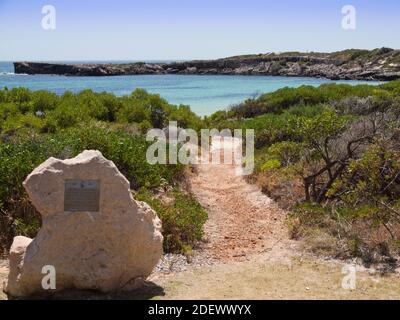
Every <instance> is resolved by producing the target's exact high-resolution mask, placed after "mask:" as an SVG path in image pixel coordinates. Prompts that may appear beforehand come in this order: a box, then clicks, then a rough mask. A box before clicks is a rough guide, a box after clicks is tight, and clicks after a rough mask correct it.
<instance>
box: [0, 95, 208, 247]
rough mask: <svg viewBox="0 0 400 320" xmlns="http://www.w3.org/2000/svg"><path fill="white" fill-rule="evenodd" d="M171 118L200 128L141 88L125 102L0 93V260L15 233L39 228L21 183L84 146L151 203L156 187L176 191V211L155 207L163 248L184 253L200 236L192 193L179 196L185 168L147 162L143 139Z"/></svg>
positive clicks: (185, 111) (184, 110)
mask: <svg viewBox="0 0 400 320" xmlns="http://www.w3.org/2000/svg"><path fill="white" fill-rule="evenodd" d="M170 120H175V121H178V125H180V126H185V127H189V128H195V129H197V128H199V127H200V126H201V119H200V118H199V117H198V116H196V115H195V114H194V113H193V112H192V111H191V110H190V108H189V107H187V106H179V107H177V106H174V105H170V104H169V103H168V102H167V101H166V100H164V99H162V98H161V97H160V96H158V95H153V94H148V93H147V92H146V91H144V90H140V89H138V90H136V91H134V92H133V93H132V94H131V95H130V96H125V97H116V96H114V95H113V94H109V93H94V92H92V91H91V90H84V91H82V92H80V93H77V94H74V93H71V92H65V93H64V94H63V95H61V96H57V95H55V94H53V93H50V92H47V91H36V92H32V91H30V90H28V89H24V88H16V89H12V90H7V89H3V90H0V139H1V140H0V141H1V142H0V255H2V254H4V253H5V252H6V251H7V249H8V247H9V245H10V244H11V241H12V238H13V237H14V236H15V235H17V234H23V235H26V236H29V237H34V236H35V235H36V232H37V230H38V228H39V226H40V215H39V214H38V213H37V212H36V210H35V208H34V207H33V206H32V205H31V204H30V202H29V199H28V197H27V195H26V193H25V190H24V188H23V186H22V182H23V181H24V179H25V178H26V176H27V175H28V174H29V173H30V172H31V171H32V170H33V169H34V168H35V167H36V166H38V165H39V164H40V163H42V162H43V161H45V160H46V159H47V158H49V157H57V158H61V159H64V158H70V157H73V156H75V155H77V154H79V153H80V152H82V151H83V150H85V149H95V150H99V151H101V152H102V153H103V155H104V156H105V157H106V158H108V159H110V160H112V161H113V162H114V163H115V164H116V166H117V167H118V168H119V170H120V171H121V172H122V173H123V174H124V175H125V176H126V177H127V179H128V180H129V181H130V183H131V188H132V189H134V190H139V189H140V190H142V191H141V192H148V194H150V195H152V196H151V197H149V198H148V199H149V201H151V200H152V199H153V198H155V196H153V192H154V190H158V189H160V188H161V187H163V186H165V185H166V186H170V187H174V188H175V189H176V192H174V193H173V194H172V195H171V196H172V197H176V199H175V205H174V207H173V208H172V207H169V206H166V205H165V204H163V203H160V204H159V205H158V206H157V209H158V210H159V211H160V212H163V215H164V217H165V219H166V222H165V225H164V237H165V239H166V244H165V247H166V249H167V250H174V251H179V252H183V251H186V250H189V249H190V247H191V246H192V245H193V244H194V243H195V241H196V240H198V239H199V238H200V237H201V228H202V225H203V224H204V221H205V218H204V211H202V209H201V208H200V206H199V204H198V203H197V202H196V201H195V200H194V199H192V198H190V196H184V195H182V194H180V193H179V181H180V179H182V177H183V165H180V164H178V165H157V164H156V165H150V164H149V163H148V162H147V160H146V151H147V148H148V146H149V145H150V144H151V142H147V141H146V138H145V136H144V135H142V134H141V132H142V133H145V132H147V130H148V129H150V128H153V127H157V128H163V127H164V126H166V125H168V121H170ZM154 201H156V200H154ZM191 224H193V228H191V227H190V225H191Z"/></svg>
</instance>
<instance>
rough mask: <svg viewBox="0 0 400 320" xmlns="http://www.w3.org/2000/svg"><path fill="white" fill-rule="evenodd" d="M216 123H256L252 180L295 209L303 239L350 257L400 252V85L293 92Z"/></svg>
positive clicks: (268, 97) (246, 106) (383, 257)
mask: <svg viewBox="0 0 400 320" xmlns="http://www.w3.org/2000/svg"><path fill="white" fill-rule="evenodd" d="M206 121H207V122H208V123H209V125H215V126H218V127H220V128H226V127H228V128H240V127H241V128H252V129H255V131H256V155H255V162H256V171H255V173H254V174H253V175H252V176H251V177H250V178H249V179H250V180H252V181H253V182H255V183H258V184H259V185H260V186H261V188H262V190H263V191H264V192H265V193H266V194H268V195H269V196H271V197H272V198H274V199H275V200H277V201H278V202H279V203H280V204H281V205H282V206H283V207H285V208H286V209H288V210H289V212H290V217H289V219H288V224H289V228H290V232H291V236H292V237H293V238H296V239H303V240H304V241H303V243H304V244H305V245H306V246H307V247H309V249H311V250H312V251H314V252H318V253H323V254H328V255H331V256H334V257H340V258H348V257H355V256H356V257H360V258H362V259H363V260H364V261H365V262H376V261H383V262H393V261H394V259H395V257H396V256H398V255H399V253H400V82H399V81H397V82H389V83H386V84H383V85H379V86H368V85H358V86H350V85H342V84H340V85H336V84H324V85H321V86H320V87H318V88H314V87H310V86H303V87H300V88H297V89H291V88H284V89H281V90H278V91H275V92H273V93H268V94H264V95H262V96H260V97H258V98H256V99H249V100H247V101H245V102H243V103H241V104H239V105H236V106H234V107H232V108H231V109H229V110H228V111H220V112H217V113H215V114H214V115H212V116H210V117H208V118H207V119H206Z"/></svg>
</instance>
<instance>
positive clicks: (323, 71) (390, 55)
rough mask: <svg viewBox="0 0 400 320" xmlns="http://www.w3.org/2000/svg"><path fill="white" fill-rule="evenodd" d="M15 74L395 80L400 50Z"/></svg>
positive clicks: (26, 68)
mask: <svg viewBox="0 0 400 320" xmlns="http://www.w3.org/2000/svg"><path fill="white" fill-rule="evenodd" d="M14 69H15V73H19V74H21V73H24V74H53V75H66V76H116V75H138V74H199V75H205V74H216V75H218V74H222V75H272V76H293V77H294V76H299V77H323V78H328V79H332V80H342V79H343V80H353V79H354V80H384V81H389V80H396V79H399V78H400V50H394V49H390V48H380V49H375V50H357V49H350V50H344V51H338V52H333V53H318V52H310V53H300V52H285V53H280V54H275V53H268V54H258V55H244V56H235V57H229V58H223V59H217V60H194V61H187V62H173V63H144V62H137V63H124V64H61V63H39V62H14Z"/></svg>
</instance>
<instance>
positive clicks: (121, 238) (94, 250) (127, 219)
mask: <svg viewBox="0 0 400 320" xmlns="http://www.w3.org/2000/svg"><path fill="white" fill-rule="evenodd" d="M66 180H73V181H76V180H79V181H96V180H97V181H98V183H99V189H100V190H99V198H98V201H99V211H98V212H91V211H65V210H64V192H65V181H66ZM24 187H25V189H26V191H27V193H28V195H29V197H30V199H31V201H32V203H33V205H34V206H35V207H36V208H37V209H38V211H39V212H40V213H41V214H42V220H43V221H42V227H41V228H40V230H39V232H38V234H37V236H36V238H35V239H33V240H31V239H29V238H25V237H15V238H14V242H13V245H12V247H11V251H10V273H9V277H8V283H7V285H6V288H5V292H6V293H7V294H9V295H10V296H12V297H25V296H31V295H35V294H40V293H48V291H45V290H44V289H43V288H42V284H41V283H42V279H43V277H44V276H45V274H42V268H43V267H44V266H46V265H50V266H54V268H55V270H56V289H55V290H56V291H62V290H66V289H72V290H74V289H78V290H79V289H93V290H100V291H102V292H111V291H115V290H124V289H129V288H130V287H131V286H132V284H135V283H138V279H145V278H146V277H147V276H148V275H149V274H150V273H151V272H152V270H153V268H154V266H155V265H156V264H157V262H158V261H159V259H160V257H161V255H162V241H163V237H162V235H161V232H160V230H161V221H160V219H159V218H158V217H157V215H156V213H155V212H154V211H153V210H152V209H151V208H150V207H149V206H148V205H147V204H145V203H143V202H138V201H135V200H134V199H133V197H132V194H131V192H130V189H129V182H128V180H127V179H126V178H125V177H124V176H123V175H122V174H121V173H120V172H119V171H118V169H117V167H116V166H115V165H114V163H113V162H112V161H109V160H107V159H105V158H104V157H103V156H102V154H101V153H100V152H99V151H84V152H82V153H81V154H80V155H78V156H77V157H75V158H72V159H67V160H59V159H55V158H49V159H48V160H46V161H45V162H44V163H43V164H41V165H40V166H38V167H37V168H36V169H35V170H34V171H33V172H32V173H31V174H30V175H29V176H28V177H27V179H26V180H25V181H24ZM68 209H69V208H68Z"/></svg>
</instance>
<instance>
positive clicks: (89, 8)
mask: <svg viewBox="0 0 400 320" xmlns="http://www.w3.org/2000/svg"><path fill="white" fill-rule="evenodd" d="M47 4H49V5H53V6H54V7H55V8H56V30H44V29H42V27H41V20H42V17H43V15H42V13H41V9H42V7H43V6H44V5H47ZM348 4H350V5H353V6H354V7H355V8H356V9H357V28H356V30H344V29H342V27H341V20H342V17H343V15H342V13H341V9H342V7H343V6H344V5H348ZM399 31H400V1H399V0H380V1H379V0H344V1H338V0H303V1H300V0H279V1H270V0H263V1H262V0H246V1H245V0H240V1H239V0H197V1H192V0H142V1H137V0H131V1H128V0H113V1H101V0H97V1H95V0H88V1H84V0H80V1H78V0H68V1H65V0H63V1H61V0H46V1H39V0H0V60H165V59H166V60H168V59H171V60H173V59H203V58H219V57H225V56H232V55H238V54H249V53H262V52H271V51H274V52H281V51H291V50H292V51H336V50H341V49H345V48H376V47H382V46H387V47H392V48H400V36H399Z"/></svg>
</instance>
